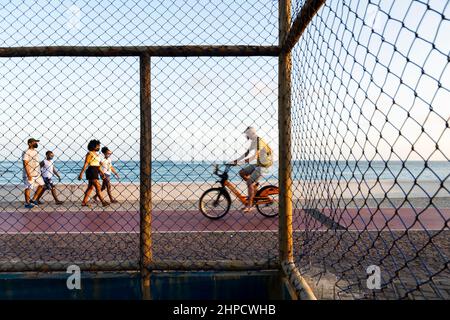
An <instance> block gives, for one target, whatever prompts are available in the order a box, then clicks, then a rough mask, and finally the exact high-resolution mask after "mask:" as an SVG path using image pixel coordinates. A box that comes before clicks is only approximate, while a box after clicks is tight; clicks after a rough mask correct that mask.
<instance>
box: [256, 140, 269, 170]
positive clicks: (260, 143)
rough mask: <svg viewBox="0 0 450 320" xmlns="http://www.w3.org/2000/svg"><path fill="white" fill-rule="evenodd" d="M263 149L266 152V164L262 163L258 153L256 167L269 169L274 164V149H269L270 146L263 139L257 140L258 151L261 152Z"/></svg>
mask: <svg viewBox="0 0 450 320" xmlns="http://www.w3.org/2000/svg"><path fill="white" fill-rule="evenodd" d="M262 149H265V150H266V162H265V163H262V162H261V159H260V157H259V152H258V158H257V159H256V165H257V166H258V167H264V168H268V167H270V166H272V164H273V159H272V149H271V148H270V147H269V145H268V144H267V143H265V142H264V140H263V139H261V138H260V137H258V138H257V140H256V150H257V151H260V150H262Z"/></svg>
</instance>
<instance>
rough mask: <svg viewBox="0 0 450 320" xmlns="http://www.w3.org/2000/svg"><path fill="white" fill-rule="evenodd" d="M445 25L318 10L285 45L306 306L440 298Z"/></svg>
mask: <svg viewBox="0 0 450 320" xmlns="http://www.w3.org/2000/svg"><path fill="white" fill-rule="evenodd" d="M449 19H450V4H449V2H448V1H327V2H326V4H325V5H324V6H323V7H322V8H321V9H320V11H319V12H318V14H317V15H316V16H315V17H314V18H313V19H312V21H311V23H310V24H309V25H308V27H307V28H306V30H305V32H304V33H303V35H302V38H301V39H300V41H299V42H298V43H297V44H296V45H295V48H294V50H293V53H292V54H293V57H292V60H293V71H292V140H293V162H292V165H293V179H294V185H293V189H294V190H293V195H294V196H293V202H294V203H293V206H294V226H297V228H298V229H297V230H298V231H296V232H294V244H295V250H296V252H295V258H296V263H297V265H298V266H299V269H300V270H301V271H302V273H303V275H304V276H305V277H307V278H309V279H310V284H311V285H312V286H313V287H314V288H315V291H316V294H317V296H318V297H321V298H334V299H345V298H351V299H352V298H369V299H372V298H375V299H395V298H399V299H404V298H410V299H430V298H433V299H443V298H444V299H448V298H449V297H450V296H449V294H450V282H449V281H450V280H449V279H450V278H449V276H450V274H449V269H448V264H449V256H450V252H449V244H450V243H449V239H450V238H449V219H450V202H449V199H450V198H449V197H450V194H449V190H450V189H449V188H450V184H449V174H450V162H449V160H450V147H449V141H450V130H449V125H450V121H449V118H450V108H449V103H448V101H450V100H449V99H450V82H449V80H450V64H449V52H450V46H449V42H448V40H447V39H449V37H450V33H449V30H450V28H449V27H450V21H449ZM378 276H379V277H378Z"/></svg>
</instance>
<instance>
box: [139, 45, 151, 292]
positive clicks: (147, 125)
mask: <svg viewBox="0 0 450 320" xmlns="http://www.w3.org/2000/svg"><path fill="white" fill-rule="evenodd" d="M139 61H140V68H139V72H140V109H141V136H140V140H141V142H140V197H139V209H140V210H139V211H140V270H141V276H142V294H143V298H144V299H149V298H150V270H149V269H148V266H149V265H150V263H151V261H152V241H151V221H152V216H151V209H152V194H151V169H152V130H151V101H150V55H149V54H148V53H145V54H142V55H141V56H140V58H139Z"/></svg>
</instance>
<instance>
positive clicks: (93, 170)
mask: <svg viewBox="0 0 450 320" xmlns="http://www.w3.org/2000/svg"><path fill="white" fill-rule="evenodd" d="M99 172H100V167H92V166H90V167H88V168H87V170H86V179H88V180H98V176H99Z"/></svg>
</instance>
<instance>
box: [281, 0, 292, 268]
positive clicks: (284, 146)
mask: <svg viewBox="0 0 450 320" xmlns="http://www.w3.org/2000/svg"><path fill="white" fill-rule="evenodd" d="M290 23H291V1H290V0H280V1H279V46H280V47H281V46H282V45H283V41H284V39H285V38H286V36H287V34H288V32H289V26H290ZM278 130H279V134H278V137H279V138H278V139H279V169H278V170H279V171H278V177H279V184H280V208H279V227H278V228H279V250H280V261H286V260H288V261H292V260H293V249H292V246H293V243H292V180H291V179H292V178H291V171H292V168H291V53H290V51H288V52H281V53H280V55H279V58H278Z"/></svg>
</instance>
